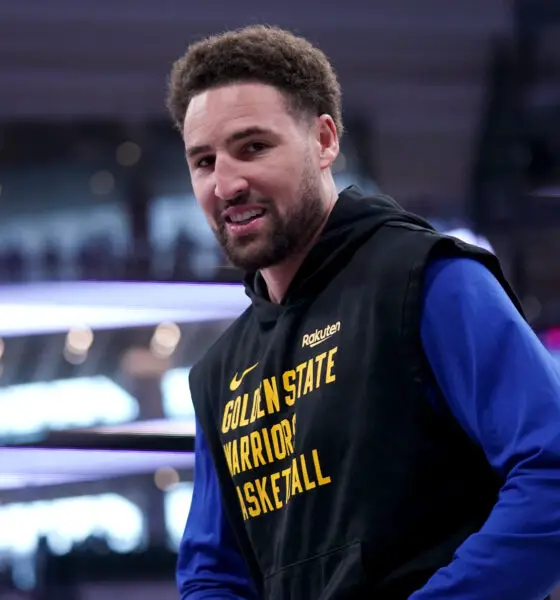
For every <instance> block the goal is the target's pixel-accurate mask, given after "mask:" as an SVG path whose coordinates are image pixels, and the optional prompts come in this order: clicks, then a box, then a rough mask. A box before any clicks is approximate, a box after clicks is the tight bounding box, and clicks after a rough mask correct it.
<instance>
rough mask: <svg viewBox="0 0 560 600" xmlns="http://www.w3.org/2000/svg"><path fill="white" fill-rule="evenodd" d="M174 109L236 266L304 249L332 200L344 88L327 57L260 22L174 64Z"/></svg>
mask: <svg viewBox="0 0 560 600" xmlns="http://www.w3.org/2000/svg"><path fill="white" fill-rule="evenodd" d="M168 108H169V111H170V113H171V115H172V118H173V120H174V122H175V124H176V125H177V127H178V128H179V129H180V130H181V131H182V134H183V139H184V142H185V147H186V152H187V161H188V165H189V169H190V172H191V178H192V185H193V189H194V193H195V196H196V198H197V200H198V202H199V204H200V206H201V207H202V209H203V211H204V213H205V215H206V218H207V219H208V222H209V223H210V226H211V227H212V229H213V230H214V232H215V233H216V236H217V238H218V240H219V242H220V244H221V245H222V246H223V247H224V249H225V251H226V254H227V255H228V257H229V258H230V260H231V261H232V263H233V264H235V265H237V266H239V267H241V268H243V269H246V270H256V269H263V268H266V267H270V266H273V265H277V264H280V263H282V262H283V261H285V260H286V259H288V258H290V257H291V256H292V255H294V254H296V253H298V252H299V251H301V250H303V249H304V248H305V247H306V246H307V245H308V244H309V243H310V241H311V240H312V239H313V237H314V235H315V234H316V232H317V231H318V229H319V228H320V227H321V225H322V224H323V223H324V220H325V218H326V215H327V214H328V210H329V208H330V203H332V198H331V197H330V196H331V195H332V189H333V185H332V176H331V172H330V167H331V165H332V163H333V162H334V160H335V158H336V156H337V154H338V139H339V137H340V135H341V134H342V121H341V106H340V86H339V84H338V81H337V78H336V75H335V73H334V71H333V69H332V67H331V65H330V64H329V62H328V60H327V58H326V57H325V55H324V54H323V53H322V52H321V51H320V50H318V49H316V48H314V47H313V46H312V45H311V44H310V43H309V42H307V41H306V40H304V39H302V38H299V37H296V36H294V35H292V34H290V33H288V32H286V31H283V30H280V29H277V28H271V27H264V26H253V27H247V28H245V29H242V30H238V31H233V32H228V33H225V34H223V35H219V36H213V37H210V38H207V39H205V40H203V41H201V42H198V43H196V44H194V45H192V46H191V47H189V49H188V50H187V53H186V54H185V55H184V56H183V57H182V58H180V59H179V60H178V61H177V62H176V63H175V65H174V67H173V71H172V75H171V85H170V92H169V98H168Z"/></svg>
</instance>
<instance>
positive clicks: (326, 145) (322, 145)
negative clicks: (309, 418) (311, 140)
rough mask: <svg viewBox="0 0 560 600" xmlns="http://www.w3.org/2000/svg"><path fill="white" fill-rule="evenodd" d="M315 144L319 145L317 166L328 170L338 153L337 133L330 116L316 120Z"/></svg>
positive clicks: (322, 116) (323, 116)
mask: <svg viewBox="0 0 560 600" xmlns="http://www.w3.org/2000/svg"><path fill="white" fill-rule="evenodd" d="M317 142H318V144H319V165H320V167H321V169H328V168H330V167H331V166H332V164H333V163H334V161H335V159H336V157H337V156H338V153H339V150H340V149H339V145H338V133H337V132H336V125H335V124H334V121H333V118H332V117H331V116H330V115H327V114H325V115H321V116H320V117H318V119H317Z"/></svg>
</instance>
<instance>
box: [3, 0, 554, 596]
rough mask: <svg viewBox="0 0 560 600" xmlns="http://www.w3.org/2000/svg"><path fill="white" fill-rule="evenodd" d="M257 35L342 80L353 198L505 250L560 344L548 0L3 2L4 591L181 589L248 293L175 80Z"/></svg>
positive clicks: (342, 171)
mask: <svg viewBox="0 0 560 600" xmlns="http://www.w3.org/2000/svg"><path fill="white" fill-rule="evenodd" d="M253 22H266V23H272V24H277V25H281V26H285V27H288V28H290V29H292V30H294V31H297V32H299V33H302V34H303V35H306V36H307V37H309V38H310V39H311V40H313V41H315V42H317V43H318V44H320V45H321V46H322V48H323V49H324V50H325V51H326V52H327V54H328V55H329V57H330V58H331V59H332V61H333V63H334V65H335V67H336V68H337V70H338V72H339V74H340V79H341V83H342V86H343V90H344V102H345V119H346V124H347V129H348V133H347V135H346V136H345V138H344V141H343V148H342V150H343V152H342V155H341V157H340V159H339V160H338V161H337V164H336V172H337V175H336V176H337V183H338V185H339V186H340V187H344V186H345V185H346V183H348V182H356V183H359V184H360V185H362V187H363V188H365V189H371V190H375V189H382V190H383V191H384V192H386V193H388V194H390V195H392V196H394V197H395V198H396V199H397V200H399V201H400V202H401V203H402V204H403V205H405V206H406V207H407V208H409V209H411V210H413V211H415V212H417V213H419V214H421V215H423V216H425V217H427V218H428V219H430V220H431V221H432V222H433V223H434V224H435V225H436V226H437V227H438V228H440V229H442V230H445V231H451V232H453V233H454V234H455V235H459V236H462V237H464V238H466V239H469V240H473V241H476V242H477V243H480V244H483V245H486V246H488V247H490V248H492V249H493V250H494V251H495V252H496V253H497V254H498V255H499V256H500V258H501V260H502V261H503V264H504V266H505V268H506V270H507V272H508V275H509V276H510V278H511V281H512V282H513V284H514V287H515V289H516V291H517V293H518V294H519V296H520V297H521V298H522V300H523V303H524V306H525V309H526V311H527V314H528V317H529V319H530V320H531V324H532V325H533V327H534V328H535V330H536V331H537V332H538V333H539V335H541V336H542V339H543V341H544V342H545V344H547V346H548V347H549V348H550V351H551V352H559V351H560V266H559V259H558V257H559V256H560V239H559V236H558V233H559V230H560V43H558V40H559V39H560V3H559V2H558V1H557V0H549V1H545V0H526V1H523V0H519V1H513V0H511V1H509V2H506V1H505V0H454V1H451V2H450V1H449V0H401V1H399V2H395V1H394V0H371V1H370V2H364V1H363V0H347V1H346V2H344V3H340V2H334V0H331V1H328V2H327V1H323V2H320V3H319V2H315V3H313V2H307V3H301V2H296V0H284V1H283V2H281V3H270V5H267V4H266V3H263V2H257V1H256V0H241V1H239V2H237V3H233V4H232V3H222V2H219V1H218V0H206V2H204V3H203V2H197V3H190V2H185V0H181V1H179V0H158V1H157V2H156V1H155V0H135V1H134V2H132V1H130V0H112V1H111V2H109V1H108V0H96V1H93V0H81V1H80V2H78V1H76V0H48V1H45V0H19V1H17V2H16V1H15V0H3V1H2V2H1V3H0V278H1V281H2V283H1V287H0V305H1V306H0V336H1V338H0V357H1V358H0V373H1V374H0V444H1V445H2V447H0V598H1V599H2V600H24V599H25V600H46V599H47V598H48V599H49V600H104V599H109V598H114V597H115V596H116V594H117V593H118V594H119V598H120V599H121V600H127V599H129V598H130V599H134V600H143V599H148V598H154V597H157V598H158V599H159V600H168V599H169V600H170V599H173V598H176V597H177V594H176V591H175V588H174V580H173V578H174V565H175V561H176V551H177V547H178V542H179V538H180V535H181V532H182V529H183V526H184V522H185V519H186V516H187V513H188V510H189V503H190V495H191V492H192V478H193V456H192V449H193V439H194V437H193V436H194V433H195V432H194V423H193V412H192V404H191V402H190V399H189V390H188V384H187V374H188V369H189V365H192V363H193V361H195V360H196V359H197V358H198V357H199V356H200V355H201V353H202V352H204V350H205V348H206V347H208V346H209V345H210V344H211V343H212V342H213V340H215V339H216V337H217V336H218V335H219V334H220V332H221V331H223V329H224V328H225V327H226V326H227V325H228V323H230V322H231V320H232V319H234V318H235V316H236V315H237V314H239V312H240V311H241V310H242V309H243V308H244V306H245V305H246V302H247V299H246V297H245V295H244V294H243V291H242V290H241V289H240V287H239V285H238V284H237V282H238V281H239V275H238V273H237V272H235V271H234V270H232V269H231V268H229V267H228V266H227V265H226V264H225V262H224V260H223V257H222V256H221V254H220V252H219V250H218V249H217V247H216V245H215V243H214V240H213V238H212V235H211V234H210V232H209V230H208V227H207V226H206V224H205V223H204V221H203V220H202V218H201V216H200V214H199V212H198V211H197V208H196V205H195V201H194V199H193V197H192V194H191V189H190V184H189V177H188V171H187V168H186V165H185V164H184V158H183V149H182V146H181V140H180V139H179V136H178V135H177V134H176V133H175V132H174V131H173V130H172V128H171V125H170V123H169V121H168V119H167V116H166V114H165V110H164V95H165V86H166V78H167V74H168V72H169V68H170V65H171V62H172V61H173V60H174V59H175V58H176V57H177V56H179V55H180V54H181V53H182V52H183V50H184V49H185V47H186V45H187V44H188V43H189V42H190V41H192V40H194V39H196V38H198V37H200V36H202V35H204V34H206V33H210V32H214V31H219V30H224V29H226V28H231V27H237V26H242V25H245V24H248V23H253ZM559 597H560V596H559ZM504 600H506V599H504Z"/></svg>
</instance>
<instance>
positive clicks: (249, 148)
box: [244, 142, 268, 154]
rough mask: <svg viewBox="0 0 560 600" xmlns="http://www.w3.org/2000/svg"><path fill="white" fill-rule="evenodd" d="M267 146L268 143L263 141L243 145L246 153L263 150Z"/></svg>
mask: <svg viewBox="0 0 560 600" xmlns="http://www.w3.org/2000/svg"><path fill="white" fill-rule="evenodd" d="M267 148H268V145H267V144H264V143H263V142H251V143H250V144H247V145H246V146H245V148H244V150H245V152H247V153H248V154H256V153H258V152H262V151H263V150H266V149H267Z"/></svg>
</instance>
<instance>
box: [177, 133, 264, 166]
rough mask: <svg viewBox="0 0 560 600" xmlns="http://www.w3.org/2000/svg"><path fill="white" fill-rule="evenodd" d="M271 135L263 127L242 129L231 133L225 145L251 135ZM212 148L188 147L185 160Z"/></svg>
mask: <svg viewBox="0 0 560 600" xmlns="http://www.w3.org/2000/svg"><path fill="white" fill-rule="evenodd" d="M271 133H273V132H272V131H271V130H270V129H266V128H264V127H257V126H253V127H247V128H246V129H242V130H241V131H236V132H235V133H232V134H231V135H230V136H229V137H228V138H227V140H226V145H229V144H231V143H233V142H239V141H240V140H244V139H245V138H248V137H251V136H253V135H270V134H271ZM211 151H212V147H211V146H209V145H208V144H202V145H199V146H190V147H189V148H187V151H186V155H187V158H190V159H192V158H194V157H195V156H198V155H199V154H206V153H207V152H211Z"/></svg>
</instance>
